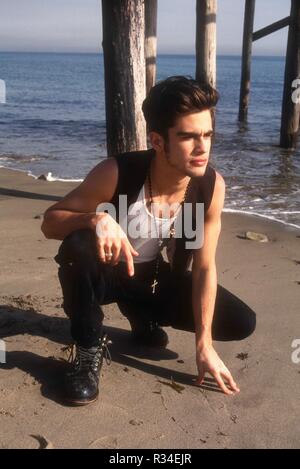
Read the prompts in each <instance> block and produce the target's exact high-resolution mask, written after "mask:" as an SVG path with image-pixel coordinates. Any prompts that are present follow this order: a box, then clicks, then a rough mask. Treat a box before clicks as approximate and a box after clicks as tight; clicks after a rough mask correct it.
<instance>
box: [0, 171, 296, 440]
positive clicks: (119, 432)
mask: <svg viewBox="0 0 300 469" xmlns="http://www.w3.org/2000/svg"><path fill="white" fill-rule="evenodd" d="M75 186H76V183H71V182H70V183H66V182H48V181H42V180H35V179H33V178H31V177H29V176H27V175H26V174H25V173H22V172H17V171H12V170H9V169H4V168H1V169H0V213H1V217H0V226H1V229H0V249H1V256H0V263H1V266H0V285H1V290H0V296H1V298H0V336H1V338H2V340H5V345H6V350H7V353H6V364H1V365H0V399H1V401H0V448H39V446H40V442H39V441H38V440H39V438H37V437H38V436H41V437H43V438H45V439H46V440H48V441H49V442H51V444H52V445H53V447H54V448H112V449H114V448H115V449H119V448H185V449H189V448H201V449H203V448H299V447H300V435H299V418H300V393H299V382H300V363H299V364H295V363H293V362H292V360H291V354H292V352H293V349H292V347H291V344H292V341H293V340H294V339H297V338H300V315H299V294H300V250H299V247H300V230H298V231H297V230H294V229H292V228H290V227H287V226H284V225H283V224H280V223H277V222H270V221H267V220H264V219H261V218H258V217H251V216H245V215H237V214H228V213H225V214H223V229H222V235H221V239H220V242H219V247H218V255H217V264H218V273H219V275H218V281H219V283H220V284H221V285H223V286H224V287H226V288H228V289H229V290H230V291H232V292H233V293H234V294H235V295H237V296H238V297H239V298H241V299H242V300H243V301H244V302H246V303H247V304H248V305H249V306H250V307H251V308H252V309H253V310H254V311H255V312H256V314H257V329H256V332H255V333H254V334H253V335H252V336H251V337H249V338H247V339H246V340H243V341H240V342H228V343H221V342H216V343H215V347H216V349H217V351H218V352H219V353H220V355H221V357H222V359H223V360H224V361H225V363H226V364H227V366H228V368H229V369H230V370H231V372H232V374H233V376H234V377H235V379H236V380H237V382H238V384H239V385H240V388H241V392H240V394H239V395H237V396H234V397H226V396H225V395H224V394H222V393H221V392H219V391H218V390H217V389H216V387H215V386H214V384H213V383H212V379H211V378H210V377H207V378H206V380H205V383H204V385H203V386H202V387H201V388H200V387H195V386H193V383H192V379H193V378H194V377H195V373H196V365H195V351H194V336H193V334H191V333H187V332H180V331H175V330H172V329H170V328H168V330H167V332H168V334H169V337H170V343H169V345H168V348H167V349H166V350H164V351H153V350H149V349H146V348H143V347H134V346H132V345H131V344H130V341H129V324H128V322H127V320H126V319H125V318H124V317H123V316H121V314H120V313H119V311H118V308H117V307H116V306H115V305H109V306H106V307H105V313H106V319H105V325H106V326H107V330H108V333H109V335H110V337H111V339H112V341H113V344H112V346H111V353H112V363H111V365H110V366H108V365H106V364H104V366H103V368H102V378H101V391H100V398H99V400H98V402H96V403H95V404H92V405H90V406H87V407H83V408H70V407H65V406H63V405H62V404H61V402H60V400H59V398H58V396H57V384H58V382H59V379H60V376H61V374H62V372H63V369H64V367H65V360H66V359H67V353H66V351H65V350H64V348H65V347H66V345H68V344H69V343H70V335H69V323H68V320H67V319H66V318H65V315H64V312H63V310H62V308H61V302H62V296H61V291H60V286H59V283H58V278H57V265H56V263H55V262H54V260H53V257H54V255H55V254H56V252H57V249H58V246H59V242H58V241H53V240H46V239H45V238H44V236H43V234H42V232H41V231H40V226H41V222H42V214H43V212H44V211H45V209H46V208H47V207H48V206H49V205H50V204H52V203H53V202H54V201H55V200H58V198H59V197H61V196H63V195H64V194H66V193H67V192H69V191H70V190H71V189H72V188H73V187H75ZM246 231H255V232H259V233H263V234H265V235H267V237H268V239H269V242H266V243H259V242H257V241H250V240H246V239H243V235H244V233H245V232H246ZM172 380H174V381H175V382H176V383H178V384H179V385H181V387H180V388H176V389H175V388H174V387H172V386H170V384H171V383H172Z"/></svg>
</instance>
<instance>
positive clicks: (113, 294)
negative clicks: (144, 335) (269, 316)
mask: <svg viewBox="0 0 300 469" xmlns="http://www.w3.org/2000/svg"><path fill="white" fill-rule="evenodd" d="M55 260H56V262H57V263H58V264H59V271H58V275H59V280H60V283H61V287H62V292H63V297H64V302H63V304H64V310H65V313H66V314H67V316H68V317H69V318H70V320H71V334H72V337H73V339H74V340H75V341H76V342H77V344H79V345H82V346H84V347H91V346H93V345H96V344H97V342H98V339H99V337H100V336H101V334H102V322H103V318H104V314H103V311H102V308H101V305H105V304H109V303H114V302H116V303H117V304H118V306H119V308H120V310H121V313H122V314H124V315H125V316H126V317H127V318H128V320H129V321H130V322H132V321H134V322H137V321H141V322H144V321H155V322H157V323H158V324H159V325H161V326H172V327H174V328H175V329H181V330H186V331H191V332H194V330H195V328H194V317H193V309H192V279H191V273H190V272H186V273H184V274H181V275H178V274H174V273H173V272H171V270H170V265H169V264H168V263H167V262H164V261H163V259H161V261H160V268H159V278H158V282H159V283H158V285H157V287H156V288H157V289H156V293H155V294H154V295H153V294H152V288H151V283H152V281H153V277H154V267H155V262H147V263H142V264H135V275H134V277H129V276H128V274H127V267H126V265H125V264H124V263H122V262H120V263H119V264H118V265H116V266H114V267H113V266H111V265H108V264H103V263H101V262H100V261H99V258H98V255H97V251H96V243H95V234H94V233H93V232H92V231H91V230H78V231H74V232H73V233H71V234H70V235H69V236H67V237H66V238H65V239H64V241H63V242H62V244H61V246H60V248H59V251H58V254H57V256H56V257H55ZM255 324H256V316H255V313H254V312H253V311H252V310H251V309H250V308H249V307H248V306H247V305H246V304H245V303H243V302H242V301H241V300H239V299H238V298H237V297H236V296H235V295H233V294H232V293H230V292H229V291H228V290H226V289H225V288H223V287H221V286H220V285H218V288H217V296H216V303H215V311H214V318H213V324H212V335H213V339H214V340H223V341H225V340H241V339H244V338H245V337H248V336H249V335H250V334H251V333H252V332H253V331H254V329H255Z"/></svg>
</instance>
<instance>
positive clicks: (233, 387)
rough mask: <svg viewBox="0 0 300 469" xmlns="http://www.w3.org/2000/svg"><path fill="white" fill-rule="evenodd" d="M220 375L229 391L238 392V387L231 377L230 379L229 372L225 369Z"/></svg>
mask: <svg viewBox="0 0 300 469" xmlns="http://www.w3.org/2000/svg"><path fill="white" fill-rule="evenodd" d="M221 375H222V376H223V377H224V378H225V380H226V381H227V383H228V384H229V386H230V387H231V389H233V390H234V391H235V392H240V388H239V387H238V385H237V384H236V382H235V381H234V379H233V377H232V375H231V373H230V371H229V370H227V369H226V370H224V371H221Z"/></svg>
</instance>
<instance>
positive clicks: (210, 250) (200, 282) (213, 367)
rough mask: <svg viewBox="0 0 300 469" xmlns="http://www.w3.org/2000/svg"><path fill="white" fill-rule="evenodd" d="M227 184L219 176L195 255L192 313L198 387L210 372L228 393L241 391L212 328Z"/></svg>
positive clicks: (217, 176)
mask: <svg viewBox="0 0 300 469" xmlns="http://www.w3.org/2000/svg"><path fill="white" fill-rule="evenodd" d="M224 197H225V182H224V179H223V178H222V176H221V175H220V174H219V173H217V174H216V183H215V189H214V194H213V198H212V201H211V205H210V207H209V209H208V211H207V213H206V216H205V224H204V244H203V246H202V248H201V249H198V250H196V251H195V252H194V255H193V267H192V285H193V289H192V295H193V312H194V320H195V334H196V361H197V367H198V379H197V384H201V383H202V381H203V378H204V374H205V372H206V371H208V372H209V373H210V374H211V375H212V376H213V377H214V378H215V379H216V381H217V383H218V384H219V386H220V388H221V389H222V390H223V391H224V392H225V393H226V394H232V391H230V390H229V389H228V388H227V387H226V385H225V384H224V381H223V380H224V379H225V381H227V382H228V384H229V386H230V387H231V388H232V390H233V391H236V392H238V391H239V389H238V387H237V385H236V383H235V382H234V380H233V378H232V376H231V374H230V372H229V370H228V369H227V368H226V366H225V365H224V363H223V362H222V361H221V359H220V358H219V356H218V354H217V353H216V351H215V350H214V348H213V345H212V333H211V326H212V320H213V313H214V308H215V300H216V292H217V271H216V261H215V258H216V249H217V244H218V239H219V235H220V231H221V213H222V209H223V206H224Z"/></svg>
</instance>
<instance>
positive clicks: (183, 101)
mask: <svg viewBox="0 0 300 469" xmlns="http://www.w3.org/2000/svg"><path fill="white" fill-rule="evenodd" d="M218 99H219V93H218V92H217V90H216V89H214V88H213V87H212V86H211V85H209V84H208V83H205V82H200V83H199V82H197V81H196V80H194V79H193V78H191V77H185V76H174V77H169V78H167V79H166V80H163V81H160V82H159V83H157V84H156V85H155V86H153V88H151V90H150V92H149V94H148V96H147V98H146V99H145V100H144V102H143V106H142V110H143V113H144V117H145V120H146V122H147V127H148V131H150V132H151V131H154V132H158V133H159V134H160V135H162V136H163V137H164V138H165V139H167V138H168V129H169V128H170V127H173V126H174V125H175V121H176V118H177V117H178V116H180V115H182V114H187V113H190V112H199V111H204V110H207V109H208V110H210V111H211V115H212V119H213V123H214V108H215V106H216V104H217V102H218Z"/></svg>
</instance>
